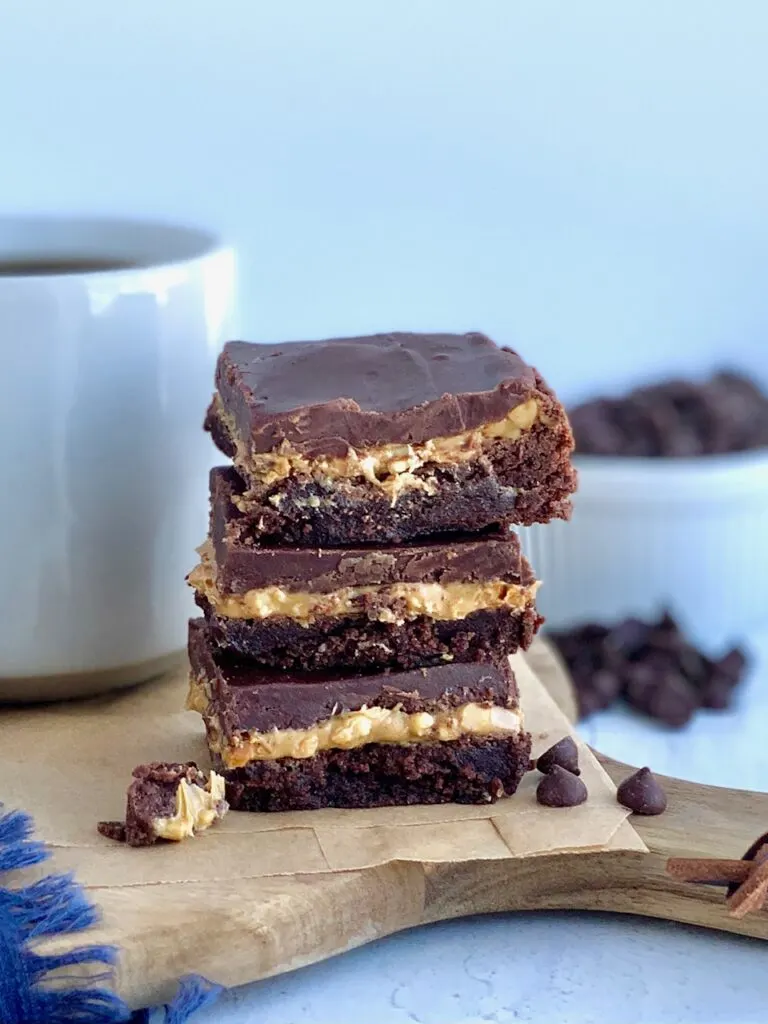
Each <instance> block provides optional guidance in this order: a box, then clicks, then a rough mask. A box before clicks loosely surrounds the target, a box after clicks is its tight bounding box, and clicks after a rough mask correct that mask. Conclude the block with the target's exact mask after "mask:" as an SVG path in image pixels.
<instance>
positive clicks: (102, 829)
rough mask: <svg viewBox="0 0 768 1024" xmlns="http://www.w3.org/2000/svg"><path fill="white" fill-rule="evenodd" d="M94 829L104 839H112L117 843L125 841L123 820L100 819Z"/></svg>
mask: <svg viewBox="0 0 768 1024" xmlns="http://www.w3.org/2000/svg"><path fill="white" fill-rule="evenodd" d="M96 831H97V832H98V833H99V835H100V836H104V838H105V839H114V840H115V842H118V843H124V842H125V822H124V821H100V822H99V824H98V825H97V826H96Z"/></svg>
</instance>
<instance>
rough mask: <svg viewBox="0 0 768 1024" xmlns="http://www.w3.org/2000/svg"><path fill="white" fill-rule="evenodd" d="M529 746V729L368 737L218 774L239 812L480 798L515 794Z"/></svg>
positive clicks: (484, 800)
mask: <svg viewBox="0 0 768 1024" xmlns="http://www.w3.org/2000/svg"><path fill="white" fill-rule="evenodd" d="M530 752H531V737H530V735H529V734H528V733H519V734H518V735H516V736H507V737H502V738H486V737H484V738H476V737H472V738H470V737H462V738H461V739H458V740H456V741H454V742H450V743H424V744H418V745H416V744H412V745H407V746H405V745H404V746H396V745H392V744H383V743H373V744H369V745H368V746H366V747H361V748H359V749H357V750H326V751H323V752H322V753H318V754H316V755H315V756H314V757H312V758H309V759H305V760H299V759H295V758H283V759H281V760H279V761H258V762H251V763H250V764H249V765H247V766H246V767H244V768H238V769H235V770H229V771H228V770H226V769H223V768H222V772H223V774H224V777H225V780H226V792H227V799H228V801H229V803H230V805H231V806H232V807H233V808H234V809H235V810H238V811H298V810H315V809H317V808H320V807H386V806H391V805H403V804H441V803H460V804H482V803H493V802H494V801H496V800H498V799H499V798H500V797H502V796H511V795H512V794H513V793H514V792H515V790H516V789H517V787H518V785H519V783H520V779H521V778H522V777H523V775H524V774H525V772H527V771H529V770H530V768H531V762H530Z"/></svg>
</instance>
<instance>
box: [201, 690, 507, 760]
mask: <svg viewBox="0 0 768 1024" xmlns="http://www.w3.org/2000/svg"><path fill="white" fill-rule="evenodd" d="M187 707H188V708H189V709H190V710H194V711H199V712H201V713H202V714H203V715H204V717H205V718H206V721H207V722H208V723H209V725H211V726H212V729H211V735H210V736H209V746H210V747H211V750H212V751H215V752H216V753H218V754H219V755H220V757H221V759H222V760H223V762H224V764H225V765H226V766H227V768H242V767H243V766H244V765H246V764H248V762H249V761H272V760H275V759H276V758H279V757H297V758H306V757H314V755H315V754H317V753H318V752H319V751H321V750H353V749H355V748H356V747H363V746H365V745H366V744H368V743H394V744H399V745H402V744H408V743H430V742H431V743H434V742H436V741H438V742H448V741H450V740H457V739H459V738H460V737H461V736H514V735H516V734H517V733H518V732H520V731H521V729H522V727H523V716H522V712H521V711H520V710H519V709H517V708H514V709H513V708H506V707H501V706H499V705H497V704H490V703H474V702H473V703H469V704H462V705H460V706H459V707H455V708H443V709H440V710H436V711H434V712H431V713H430V712H428V711H416V712H414V713H412V714H408V713H407V712H405V711H403V709H402V707H401V706H400V705H398V706H396V707H394V708H380V707H362V708H360V709H359V710H357V711H345V712H343V713H341V714H338V715H333V716H332V717H331V718H327V719H325V721H322V722H318V723H317V724H316V725H313V726H311V727H310V728H308V729H273V730H271V731H270V732H255V731H254V732H248V733H241V734H239V735H238V736H236V737H234V738H232V739H228V740H225V739H224V738H223V737H222V736H221V732H220V729H219V728H218V723H217V722H216V721H215V717H212V716H210V715H208V714H207V708H208V700H207V697H206V694H205V684H204V683H202V682H200V681H199V680H197V679H194V678H192V679H190V689H189V698H188V700H187Z"/></svg>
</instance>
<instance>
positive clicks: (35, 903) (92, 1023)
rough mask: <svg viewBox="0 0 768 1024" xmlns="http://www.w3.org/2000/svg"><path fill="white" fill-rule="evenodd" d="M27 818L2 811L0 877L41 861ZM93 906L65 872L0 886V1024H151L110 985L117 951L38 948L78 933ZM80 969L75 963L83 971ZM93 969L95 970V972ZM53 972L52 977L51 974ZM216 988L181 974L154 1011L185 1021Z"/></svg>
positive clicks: (179, 1023) (150, 1017) (174, 1022)
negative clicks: (173, 992)
mask: <svg viewBox="0 0 768 1024" xmlns="http://www.w3.org/2000/svg"><path fill="white" fill-rule="evenodd" d="M32 831H33V823H32V820H31V818H30V817H29V816H28V815H26V814H23V813H22V812H20V811H11V812H7V813H4V814H3V813H2V812H1V811H0V875H4V874H7V873H8V872H11V871H19V870H21V869H23V868H28V867H32V866H33V865H35V864H40V863H41V862H42V861H44V860H46V859H47V858H48V856H49V854H48V851H47V850H46V849H45V846H44V845H43V844H42V843H39V842H36V841H35V840H33V839H31V838H30V836H31V835H32ZM97 919H98V911H97V910H96V908H95V907H94V906H93V905H92V904H91V903H90V902H89V901H88V899H87V898H86V896H85V893H84V892H83V890H82V889H81V887H80V886H79V885H78V884H77V882H76V881H75V880H74V878H73V877H72V876H71V875H48V877H46V878H43V879H40V880H39V881H37V882H32V883H31V884H29V885H20V886H18V887H12V888H3V887H0V1021H2V1024H65V1022H68V1021H73V1022H75V1024H117V1022H119V1021H130V1022H131V1024H149V1022H151V1021H154V1019H155V1014H154V1012H153V1011H151V1010H140V1011H138V1013H133V1014H132V1013H131V1011H130V1010H129V1009H128V1007H127V1006H126V1004H125V1003H124V1002H123V1000H122V999H120V998H119V997H118V996H117V995H115V993H114V992H113V991H112V990H111V989H110V988H109V983H110V982H111V980H112V968H113V965H114V963H115V961H116V958H117V954H118V951H117V950H116V949H114V948H113V947H111V946H94V945H90V946H89V945H83V946H81V947H79V948H78V949H74V950H70V951H68V952H66V953H60V954H52V955H48V954H44V953H41V952H37V951H36V945H37V940H40V939H44V938H47V937H50V936H53V935H62V934H65V933H71V932H82V931H85V930H86V929H88V928H89V927H90V926H91V925H93V924H95V922H96V920H97ZM85 967H87V970H80V971H78V968H85ZM94 968H96V970H94ZM54 972H55V975H54ZM220 991H221V987H220V986H218V985H213V984H211V983H210V982H208V981H206V980H205V979H204V978H200V977H198V976H194V975H192V976H189V977H186V978H182V980H181V983H180V986H179V991H178V994H177V996H176V998H175V999H174V1001H173V1002H172V1003H171V1004H170V1005H168V1006H166V1007H164V1009H163V1010H161V1011H158V1013H159V1014H160V1018H159V1019H160V1020H164V1021H165V1024H184V1021H187V1020H189V1018H190V1016H191V1015H192V1014H193V1013H194V1012H195V1011H196V1010H199V1009H201V1008H202V1007H203V1006H207V1005H208V1004H209V1003H211V1002H213V1000H214V999H216V997H217V996H218V994H219V992H220Z"/></svg>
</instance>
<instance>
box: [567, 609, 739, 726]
mask: <svg viewBox="0 0 768 1024" xmlns="http://www.w3.org/2000/svg"><path fill="white" fill-rule="evenodd" d="M551 638H552V640H553V641H554V642H555V644H556V645H557V647H558V649H559V651H560V654H561V656H562V657H563V659H564V661H565V663H566V665H567V667H568V669H569V671H570V673H571V678H572V680H573V685H574V689H575V691H576V696H577V699H578V706H579V713H580V716H581V717H582V718H584V717H586V716H587V715H590V714H592V713H593V712H595V711H600V710H602V709H603V708H607V707H610V706H611V705H612V704H613V703H614V702H615V701H616V700H617V699H618V698H619V697H623V698H624V699H625V700H626V701H627V703H628V704H629V705H630V706H631V707H633V708H635V709H636V710H638V711H641V712H642V713H643V714H646V715H648V716H650V717H651V718H653V719H655V720H656V721H659V722H663V723H664V724H665V725H668V726H670V727H671V728H680V727H682V726H684V725H685V724H686V723H687V722H688V721H690V719H691V717H692V715H693V714H694V713H695V712H696V710H697V709H698V708H700V707H705V708H712V709H717V710H721V709H723V708H726V707H728V706H729V705H730V704H731V701H732V697H733V692H732V691H733V689H734V687H735V686H736V685H737V684H738V683H739V681H740V680H741V678H742V675H743V674H744V670H745V668H746V664H747V661H746V657H745V655H744V653H743V652H742V651H741V650H739V649H738V648H734V650H732V651H729V652H728V653H727V654H726V655H725V656H724V657H722V658H720V659H719V660H717V661H712V660H710V659H709V658H708V657H706V655H704V654H703V653H702V652H701V651H699V650H697V649H696V648H695V647H694V646H693V645H692V644H691V643H689V642H688V641H687V640H686V639H685V637H684V636H683V634H682V632H681V630H680V628H679V626H678V625H677V623H676V622H675V620H674V619H673V618H672V616H671V614H670V613H669V612H664V614H663V615H661V617H660V618H659V619H657V620H656V621H655V622H651V623H648V622H643V621H642V620H640V619H637V618H629V619H625V620H624V621H623V622H620V623H618V624H617V625H616V626H614V627H612V628H611V627H608V626H605V625H602V624H600V623H587V624H586V625H582V626H579V627H576V628H575V629H572V630H569V631H568V632H565V633H556V634H552V635H551Z"/></svg>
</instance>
